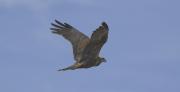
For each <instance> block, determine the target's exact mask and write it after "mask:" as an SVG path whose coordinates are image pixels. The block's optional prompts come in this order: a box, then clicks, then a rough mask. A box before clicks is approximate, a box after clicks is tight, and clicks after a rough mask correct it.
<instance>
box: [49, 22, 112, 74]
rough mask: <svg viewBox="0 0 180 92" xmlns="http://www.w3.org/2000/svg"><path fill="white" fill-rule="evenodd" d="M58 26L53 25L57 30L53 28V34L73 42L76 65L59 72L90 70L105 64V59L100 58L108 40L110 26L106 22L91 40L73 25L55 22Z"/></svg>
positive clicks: (94, 33)
mask: <svg viewBox="0 0 180 92" xmlns="http://www.w3.org/2000/svg"><path fill="white" fill-rule="evenodd" d="M55 22H56V23H57V24H54V23H52V25H53V26H54V27H55V28H51V30H53V31H52V32H53V33H56V34H59V35H62V36H63V37H64V38H65V39H67V40H68V41H70V42H71V44H72V47H73V54H74V59H75V61H76V62H75V63H74V64H73V65H71V66H69V67H67V68H64V69H60V70H59V71H65V70H74V69H78V68H90V67H93V66H98V65H100V64H101V63H102V62H105V61H106V60H105V58H101V57H100V56H99V53H100V50H101V48H102V46H103V45H104V43H105V42H106V41H107V38H108V30H109V29H108V26H107V24H106V23H105V22H103V23H102V26H100V27H99V28H97V29H96V30H95V31H94V32H93V34H92V35H91V38H89V37H88V36H86V35H84V34H83V33H81V32H80V31H78V30H77V29H75V28H74V27H72V26H71V25H69V24H67V23H61V22H59V21H57V20H55Z"/></svg>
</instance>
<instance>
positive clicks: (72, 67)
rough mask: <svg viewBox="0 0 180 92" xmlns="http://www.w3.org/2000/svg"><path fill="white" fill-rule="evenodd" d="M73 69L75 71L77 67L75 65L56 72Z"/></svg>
mask: <svg viewBox="0 0 180 92" xmlns="http://www.w3.org/2000/svg"><path fill="white" fill-rule="evenodd" d="M74 69H77V67H76V66H75V65H71V66H69V67H66V68H63V69H59V70H58V71H66V70H74Z"/></svg>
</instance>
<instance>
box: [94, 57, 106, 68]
mask: <svg viewBox="0 0 180 92" xmlns="http://www.w3.org/2000/svg"><path fill="white" fill-rule="evenodd" d="M102 62H107V61H106V59H105V58H101V57H98V58H97V59H96V66H98V65H100V64H101V63H102Z"/></svg>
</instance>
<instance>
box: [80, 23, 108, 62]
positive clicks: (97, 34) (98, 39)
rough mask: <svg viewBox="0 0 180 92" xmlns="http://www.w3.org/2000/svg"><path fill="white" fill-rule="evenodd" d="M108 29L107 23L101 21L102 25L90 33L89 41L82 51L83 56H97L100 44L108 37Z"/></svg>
mask: <svg viewBox="0 0 180 92" xmlns="http://www.w3.org/2000/svg"><path fill="white" fill-rule="evenodd" d="M108 31H109V28H108V25H107V24H106V23H105V22H102V25H101V26H100V27H99V28H97V29H96V30H95V31H94V32H93V33H92V35H91V39H90V42H89V44H88V45H87V46H86V48H85V49H84V51H83V57H84V58H97V57H98V56H99V53H100V50H101V48H102V46H103V45H104V43H106V41H107V39H108ZM90 62H91V61H90Z"/></svg>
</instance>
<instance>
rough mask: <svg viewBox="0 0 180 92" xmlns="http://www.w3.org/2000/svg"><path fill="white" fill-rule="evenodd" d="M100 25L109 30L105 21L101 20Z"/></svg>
mask: <svg viewBox="0 0 180 92" xmlns="http://www.w3.org/2000/svg"><path fill="white" fill-rule="evenodd" d="M102 26H104V27H105V28H106V29H108V30H109V27H108V25H107V23H106V22H104V21H103V22H102Z"/></svg>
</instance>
